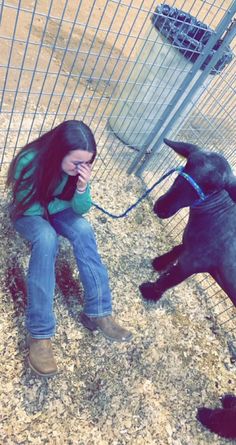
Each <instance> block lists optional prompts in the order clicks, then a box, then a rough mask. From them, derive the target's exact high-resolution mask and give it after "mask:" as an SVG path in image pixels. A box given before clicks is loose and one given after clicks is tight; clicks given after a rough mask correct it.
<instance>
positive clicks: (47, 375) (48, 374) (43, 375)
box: [28, 357, 58, 377]
mask: <svg viewBox="0 0 236 445" xmlns="http://www.w3.org/2000/svg"><path fill="white" fill-rule="evenodd" d="M28 365H29V367H30V369H32V371H33V372H34V373H35V374H37V375H39V376H40V377H53V376H54V375H56V374H57V373H58V371H54V372H48V373H47V374H44V373H42V372H40V371H38V370H37V369H36V368H34V366H33V365H32V363H31V361H30V359H29V357H28Z"/></svg>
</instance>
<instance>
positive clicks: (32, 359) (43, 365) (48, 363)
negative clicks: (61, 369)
mask: <svg viewBox="0 0 236 445" xmlns="http://www.w3.org/2000/svg"><path fill="white" fill-rule="evenodd" d="M28 361H29V366H30V368H31V369H32V370H33V371H34V372H35V373H36V374H38V375H40V376H41V377H51V376H53V375H55V374H56V373H57V364H56V362H55V359H54V356H53V350H52V342H51V340H50V338H46V339H36V338H32V337H29V357H28Z"/></svg>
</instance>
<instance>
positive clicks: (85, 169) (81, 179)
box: [76, 162, 92, 192]
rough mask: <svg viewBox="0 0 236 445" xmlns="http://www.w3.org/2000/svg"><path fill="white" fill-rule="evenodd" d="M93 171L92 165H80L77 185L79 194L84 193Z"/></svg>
mask: <svg viewBox="0 0 236 445" xmlns="http://www.w3.org/2000/svg"><path fill="white" fill-rule="evenodd" d="M91 171H92V166H91V164H87V163H85V162H83V163H80V164H78V181H77V184H76V187H77V190H78V192H84V191H85V190H86V188H87V184H88V182H89V180H90V176H91Z"/></svg>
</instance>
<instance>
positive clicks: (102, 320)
mask: <svg viewBox="0 0 236 445" xmlns="http://www.w3.org/2000/svg"><path fill="white" fill-rule="evenodd" d="M80 321H81V323H82V324H83V325H84V326H85V327H86V328H87V329H90V331H97V330H99V331H101V333H102V334H103V335H104V337H106V338H108V339H109V340H112V341H118V342H124V341H130V340H131V339H132V333H131V332H130V331H128V330H127V329H124V328H122V327H121V326H120V325H119V324H118V323H116V322H115V321H114V319H113V317H112V316H111V315H108V316H106V317H92V318H90V317H88V316H87V315H86V314H84V313H83V312H82V313H81V314H80Z"/></svg>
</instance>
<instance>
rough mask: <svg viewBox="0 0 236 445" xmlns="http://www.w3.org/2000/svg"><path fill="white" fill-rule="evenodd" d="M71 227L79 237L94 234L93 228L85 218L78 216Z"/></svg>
mask: <svg viewBox="0 0 236 445" xmlns="http://www.w3.org/2000/svg"><path fill="white" fill-rule="evenodd" d="M73 228H74V229H75V231H76V233H77V234H78V236H79V237H81V236H83V237H88V236H94V231H93V228H92V226H91V224H90V223H89V222H88V221H87V220H86V219H85V218H78V219H77V221H76V224H75V226H74V227H73Z"/></svg>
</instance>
